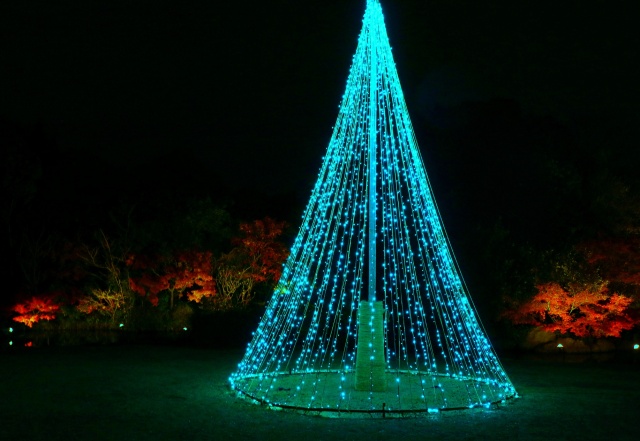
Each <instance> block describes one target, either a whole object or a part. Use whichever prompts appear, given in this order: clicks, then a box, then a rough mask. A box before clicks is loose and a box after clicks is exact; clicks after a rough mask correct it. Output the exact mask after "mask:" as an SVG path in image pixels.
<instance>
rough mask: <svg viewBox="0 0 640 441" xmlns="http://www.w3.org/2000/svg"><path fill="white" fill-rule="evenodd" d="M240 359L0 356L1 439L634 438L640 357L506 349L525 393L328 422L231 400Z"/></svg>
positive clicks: (132, 352)
mask: <svg viewBox="0 0 640 441" xmlns="http://www.w3.org/2000/svg"><path fill="white" fill-rule="evenodd" d="M634 355H637V354H634ZM241 356H242V351H241V350H220V349H205V348H193V347H179V346H158V345H113V346H86V347H73V348H24V349H21V350H19V351H16V352H5V353H0V440H2V441H13V440H16V441H18V440H24V441H28V440H65V441H67V440H74V441H75V440H114V441H116V440H117V441H126V440H153V441H162V440H232V439H233V440H286V441H297V440H304V441H322V440H345V441H346V440H362V441H374V440H403V441H406V440H413V439H421V440H501V439H505V440H506V439H509V440H548V441H550V440H608V441H618V440H638V439H640V359H638V360H633V359H631V358H629V359H627V360H624V361H620V360H618V361H616V362H613V361H609V362H606V361H603V362H598V361H594V360H587V361H582V362H578V361H577V360H574V359H572V358H569V357H567V359H565V360H562V359H555V360H553V359H549V358H547V359H533V358H530V357H528V358H526V359H525V358H519V359H512V358H503V364H504V366H505V369H506V370H507V372H508V373H509V375H510V377H511V379H512V381H513V383H514V384H515V386H516V388H517V390H518V392H519V393H520V395H521V398H519V399H517V400H515V401H513V404H509V405H506V406H504V407H502V408H500V409H495V410H483V411H472V412H466V413H465V412H463V413H449V414H447V413H444V414H440V415H436V416H423V417H419V418H404V419H400V418H398V419H395V418H394V419H373V418H363V419H352V418H348V419H335V418H319V417H310V416H305V415H301V414H297V413H292V412H282V411H271V410H267V409H264V408H262V407H260V406H256V405H253V404H250V403H248V402H246V401H243V400H240V399H237V398H235V395H234V394H233V393H232V392H231V391H230V390H229V388H228V385H227V378H228V376H229V374H230V373H231V372H232V371H233V369H234V367H235V365H236V364H237V363H238V362H239V360H240V358H241ZM634 361H636V362H635V363H634Z"/></svg>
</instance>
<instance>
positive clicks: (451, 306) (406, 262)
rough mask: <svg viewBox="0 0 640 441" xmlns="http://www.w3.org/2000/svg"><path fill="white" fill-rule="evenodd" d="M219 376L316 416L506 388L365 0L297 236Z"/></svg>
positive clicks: (465, 403) (491, 395)
mask: <svg viewBox="0 0 640 441" xmlns="http://www.w3.org/2000/svg"><path fill="white" fill-rule="evenodd" d="M375 300H378V301H382V304H383V305H384V310H385V313H384V316H383V322H382V330H383V335H382V337H381V338H383V339H384V354H378V353H377V352H376V351H375V350H374V351H373V352H371V357H372V358H375V357H377V356H383V357H384V362H385V363H384V368H385V369H386V374H384V375H386V376H387V377H388V379H387V380H386V385H387V386H386V389H385V388H383V389H381V390H379V391H374V390H370V391H366V392H364V391H359V390H356V389H354V379H353V378H354V371H355V370H356V367H357V362H356V358H357V357H356V355H357V354H358V351H359V350H365V349H366V348H358V343H357V342H358V333H359V329H360V326H369V327H371V326H373V328H375V326H374V325H373V324H372V323H371V324H367V323H359V319H358V310H359V308H360V306H361V304H362V305H365V304H366V305H373V304H372V303H369V302H373V301H375ZM361 302H362V303H361ZM373 328H372V329H370V330H371V332H372V334H371V335H374V336H375V335H377V334H376V330H375V329H373ZM376 338H377V337H376ZM370 349H371V348H370ZM372 375H373V374H372ZM230 381H231V383H232V386H233V387H234V388H235V389H236V390H238V391H239V392H240V393H242V394H244V395H245V396H248V397H251V398H253V399H256V400H258V401H261V402H264V403H268V404H269V405H274V406H284V407H287V406H289V407H292V408H298V409H312V410H314V411H318V409H327V410H330V411H340V412H352V411H372V412H381V411H382V403H386V406H387V407H386V408H385V412H392V413H393V412H394V411H416V412H419V411H424V412H428V413H433V412H438V411H441V410H446V409H450V408H459V407H476V406H487V405H488V404H490V403H495V402H500V401H502V400H504V399H507V398H510V397H514V396H516V392H515V389H514V388H513V386H512V384H511V381H510V380H509V378H508V377H507V375H506V373H505V372H504V370H503V368H502V366H501V365H500V362H499V360H498V358H497V356H496V355H495V352H494V351H493V349H492V347H491V344H490V342H489V340H488V339H487V337H486V333H485V331H484V329H483V328H482V325H481V323H480V321H479V320H478V318H477V313H476V311H475V307H474V306H473V303H472V301H471V299H470V297H469V296H468V294H467V288H466V286H465V284H464V281H463V279H462V277H461V275H460V273H459V270H458V265H457V263H456V261H455V257H454V255H453V253H452V252H451V247H450V244H449V240H448V238H447V236H446V232H445V230H444V228H443V226H442V223H441V219H440V214H439V212H438V208H437V205H436V203H435V200H434V198H433V194H432V190H431V186H430V183H429V180H428V177H427V174H426V169H425V166H424V163H423V161H422V157H421V155H420V151H419V149H418V144H417V142H416V139H415V134H414V131H413V128H412V124H411V121H410V118H409V114H408V111H407V107H406V103H405V100H404V97H403V94H402V89H401V87H400V81H399V79H398V74H397V71H396V69H395V64H394V62H393V57H392V53H391V47H390V45H389V41H388V37H387V34H386V29H385V26H384V20H383V16H382V10H381V7H380V4H379V2H378V1H377V0H368V1H367V10H366V12H365V16H364V19H363V28H362V32H361V33H360V36H359V38H358V46H357V49H356V52H355V55H354V57H353V61H352V65H351V69H350V73H349V77H348V80H347V87H346V91H345V93H344V95H343V98H342V103H341V105H340V109H339V112H338V118H337V121H336V124H335V126H334V129H333V134H332V137H331V140H330V142H329V147H328V149H327V153H326V155H325V156H324V158H323V163H322V166H321V169H320V172H319V174H318V179H317V181H316V184H315V186H314V188H313V190H312V193H311V196H310V198H309V203H308V205H307V208H306V210H305V213H304V215H303V217H302V224H301V227H300V231H299V233H298V236H297V237H296V239H295V240H294V243H293V246H292V248H291V254H290V256H289V259H288V260H287V262H286V264H285V266H284V270H283V273H282V277H281V279H280V281H279V283H278V285H277V287H276V288H275V290H274V294H273V296H272V298H271V301H270V302H269V304H268V305H267V308H266V311H265V314H264V316H263V318H262V320H261V321H260V324H259V325H258V328H257V329H256V332H255V333H254V335H253V338H252V341H251V342H250V343H249V345H248V347H247V351H246V354H245V356H244V358H243V360H242V361H241V363H240V364H239V365H238V369H237V371H236V372H235V373H234V374H233V375H232V376H231V378H230ZM394 407H395V409H394Z"/></svg>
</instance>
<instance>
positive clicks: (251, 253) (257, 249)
mask: <svg viewBox="0 0 640 441" xmlns="http://www.w3.org/2000/svg"><path fill="white" fill-rule="evenodd" d="M285 226H286V222H279V221H275V220H273V219H271V218H270V217H265V218H264V219H260V220H254V221H253V222H246V223H243V224H240V232H241V233H242V236H240V237H238V238H235V239H233V243H234V244H235V245H236V246H237V250H238V252H239V254H241V256H242V259H241V260H242V261H243V263H244V264H245V265H246V266H247V267H248V268H250V274H251V277H252V278H253V280H254V281H255V282H256V283H261V282H267V281H274V282H277V281H278V280H279V279H280V276H281V275H282V264H283V263H284V261H285V260H286V259H287V256H288V255H289V251H288V250H287V248H286V247H285V246H284V244H283V243H282V242H280V241H279V238H280V236H282V233H283V231H284V228H285Z"/></svg>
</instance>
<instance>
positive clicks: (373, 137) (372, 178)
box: [369, 15, 378, 302]
mask: <svg viewBox="0 0 640 441" xmlns="http://www.w3.org/2000/svg"><path fill="white" fill-rule="evenodd" d="M373 40H374V24H373V20H372V17H371V15H369V53H370V57H371V58H370V62H371V71H370V74H371V78H370V80H369V301H370V302H375V301H376V198H377V194H376V187H377V186H376V182H377V173H376V150H377V142H376V141H377V138H378V133H377V126H378V108H377V106H378V66H377V64H378V57H377V54H376V45H375V42H374V41H373Z"/></svg>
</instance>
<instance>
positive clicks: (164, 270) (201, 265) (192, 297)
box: [127, 251, 216, 308]
mask: <svg viewBox="0 0 640 441" xmlns="http://www.w3.org/2000/svg"><path fill="white" fill-rule="evenodd" d="M127 263H128V265H129V266H130V267H131V268H132V269H133V270H134V272H137V273H138V274H139V275H138V276H137V277H132V278H130V279H129V284H130V286H131V289H132V290H133V291H134V292H136V293H138V294H139V295H142V296H146V297H147V298H148V299H149V301H150V302H151V304H153V305H154V306H157V305H158V303H159V294H160V293H162V292H167V293H168V294H169V307H170V308H173V305H174V303H175V300H176V299H178V298H180V297H182V296H184V297H185V298H186V299H187V300H189V301H193V302H196V303H199V302H201V301H202V299H203V298H206V297H212V296H214V295H215V294H216V289H215V284H214V281H213V275H212V273H213V267H212V263H213V262H212V255H211V252H208V251H207V252H201V251H182V252H179V253H176V254H175V255H173V256H169V257H166V256H164V257H162V256H156V257H154V258H148V257H146V256H130V257H129V259H128V260H127Z"/></svg>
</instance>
